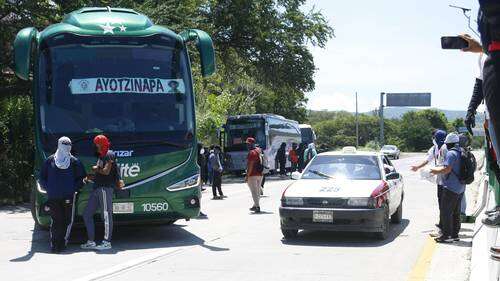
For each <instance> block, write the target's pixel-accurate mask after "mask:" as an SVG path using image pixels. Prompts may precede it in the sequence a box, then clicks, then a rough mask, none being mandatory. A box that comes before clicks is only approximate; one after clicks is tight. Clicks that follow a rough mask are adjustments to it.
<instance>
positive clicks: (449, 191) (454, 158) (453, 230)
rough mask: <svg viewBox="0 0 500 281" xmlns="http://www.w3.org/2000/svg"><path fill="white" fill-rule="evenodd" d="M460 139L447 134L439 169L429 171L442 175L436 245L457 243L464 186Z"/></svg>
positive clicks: (455, 135)
mask: <svg viewBox="0 0 500 281" xmlns="http://www.w3.org/2000/svg"><path fill="white" fill-rule="evenodd" d="M459 142H460V139H459V137H458V135H457V134H455V133H449V134H448V135H447V136H446V139H445V141H444V143H445V144H446V148H447V152H446V156H445V159H444V162H443V165H442V166H440V167H435V168H432V169H431V173H432V174H434V175H443V177H442V184H443V187H442V188H443V190H442V195H441V208H440V212H439V217H440V222H441V236H439V237H436V238H435V240H436V242H438V243H450V242H453V241H458V240H459V238H458V233H459V232H460V202H461V200H462V197H463V195H464V192H465V184H463V183H461V181H460V176H461V175H460V173H461V169H460V164H461V161H462V160H461V157H460V153H461V152H460V147H459Z"/></svg>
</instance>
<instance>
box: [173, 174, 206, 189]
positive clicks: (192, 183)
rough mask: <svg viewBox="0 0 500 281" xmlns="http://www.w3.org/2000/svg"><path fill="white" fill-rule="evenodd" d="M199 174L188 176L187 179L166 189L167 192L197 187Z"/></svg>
mask: <svg viewBox="0 0 500 281" xmlns="http://www.w3.org/2000/svg"><path fill="white" fill-rule="evenodd" d="M200 182H201V179H200V174H196V175H193V176H190V177H189V178H186V179H183V180H181V181H180V182H178V183H174V184H172V185H171V186H169V187H167V190H168V191H179V190H184V189H189V188H193V187H198V186H200Z"/></svg>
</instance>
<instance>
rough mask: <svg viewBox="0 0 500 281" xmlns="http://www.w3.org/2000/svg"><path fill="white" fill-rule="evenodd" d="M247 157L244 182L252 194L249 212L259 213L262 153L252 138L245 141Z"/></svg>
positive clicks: (262, 168)
mask: <svg viewBox="0 0 500 281" xmlns="http://www.w3.org/2000/svg"><path fill="white" fill-rule="evenodd" d="M246 143H247V148H248V150H249V151H248V155H247V174H246V177H245V181H246V182H247V184H248V188H249V189H250V192H251V194H252V198H253V206H252V208H250V211H253V212H255V213H260V204H259V201H260V192H261V182H262V172H263V170H264V165H263V164H262V155H261V154H262V152H261V150H260V148H258V147H256V146H255V139H254V138H247V140H246Z"/></svg>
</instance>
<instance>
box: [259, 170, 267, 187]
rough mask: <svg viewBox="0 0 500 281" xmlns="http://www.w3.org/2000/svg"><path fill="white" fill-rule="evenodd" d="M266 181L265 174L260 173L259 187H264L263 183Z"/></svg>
mask: <svg viewBox="0 0 500 281" xmlns="http://www.w3.org/2000/svg"><path fill="white" fill-rule="evenodd" d="M265 182H266V174H265V173H262V182H261V183H260V187H262V188H264V183H265Z"/></svg>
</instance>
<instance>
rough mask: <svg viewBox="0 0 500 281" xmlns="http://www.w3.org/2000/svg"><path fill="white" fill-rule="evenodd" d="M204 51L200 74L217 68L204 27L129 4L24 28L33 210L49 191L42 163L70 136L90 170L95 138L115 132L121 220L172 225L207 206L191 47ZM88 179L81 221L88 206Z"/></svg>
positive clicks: (18, 49)
mask: <svg viewBox="0 0 500 281" xmlns="http://www.w3.org/2000/svg"><path fill="white" fill-rule="evenodd" d="M190 42H192V43H193V44H194V45H195V46H196V48H197V50H198V52H199V53H200V61H201V73H202V75H203V76H209V75H211V74H212V73H213V72H214V71H215V58H214V49H213V44H212V40H211V38H210V37H209V36H208V34H206V33H205V32H203V31H201V30H196V29H188V30H186V31H184V32H181V33H180V34H176V33H174V32H173V31H171V30H170V29H168V28H165V27H162V26H158V25H155V24H153V23H152V22H151V20H150V19H149V18H148V17H146V16H145V15H142V14H140V13H137V12H135V11H133V10H130V9H118V8H116V9H115V8H109V7H106V8H84V9H80V10H77V11H74V12H72V13H70V14H68V15H66V16H65V17H64V19H63V20H62V22H61V23H57V24H53V25H51V26H48V27H47V28H46V29H44V30H43V31H40V32H39V31H37V30H36V29H35V28H32V27H30V28H25V29H22V30H21V31H19V33H18V34H17V37H16V39H15V42H14V56H15V73H16V75H17V76H18V77H19V78H21V79H24V80H29V81H31V83H32V94H33V101H34V102H33V103H34V112H35V120H36V124H35V128H36V132H35V146H36V155H35V171H34V175H35V177H34V185H33V191H32V213H33V218H34V219H35V221H36V223H37V224H38V225H41V226H47V225H48V224H49V221H50V219H49V217H48V216H46V215H44V214H43V213H42V212H41V211H40V205H41V204H42V203H43V202H44V201H45V200H46V193H45V191H44V190H42V188H41V187H40V186H39V184H38V181H37V177H38V174H39V169H40V167H41V164H42V163H43V161H44V160H45V159H46V158H47V157H48V156H49V155H51V154H52V153H54V152H55V150H56V144H57V139H58V138H59V137H61V136H68V137H70V138H71V139H72V141H73V149H74V151H73V153H74V154H75V155H76V156H77V157H78V158H79V159H80V160H82V162H83V164H84V165H85V167H86V169H87V171H90V167H91V166H92V165H93V164H94V163H95V161H96V158H95V155H94V149H93V147H92V139H93V138H94V136H96V135H97V134H105V135H107V136H108V137H109V138H110V140H111V142H112V149H113V150H114V151H115V154H116V156H117V157H118V158H117V159H118V160H117V162H118V165H119V170H120V173H121V175H122V177H123V179H124V181H125V188H124V189H123V190H121V191H117V192H116V193H115V197H114V206H113V209H114V217H115V220H116V222H117V223H126V224H129V223H167V224H168V223H172V222H174V221H176V220H178V219H187V220H188V219H190V218H193V217H196V216H198V214H199V211H200V196H201V193H200V179H199V178H200V176H199V173H200V172H199V167H198V165H197V162H196V160H197V145H196V144H197V140H196V131H195V129H196V126H195V110H194V92H193V81H192V76H191V66H190V59H189V56H188V51H187V45H188V43H190ZM91 188H92V187H91V186H90V184H88V185H86V186H85V187H84V188H83V189H82V192H81V193H80V194H79V196H78V201H77V203H76V210H77V211H76V214H77V215H76V221H77V222H78V220H80V219H81V214H82V212H83V210H84V207H85V205H86V201H87V198H88V194H89V191H90V189H91Z"/></svg>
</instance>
